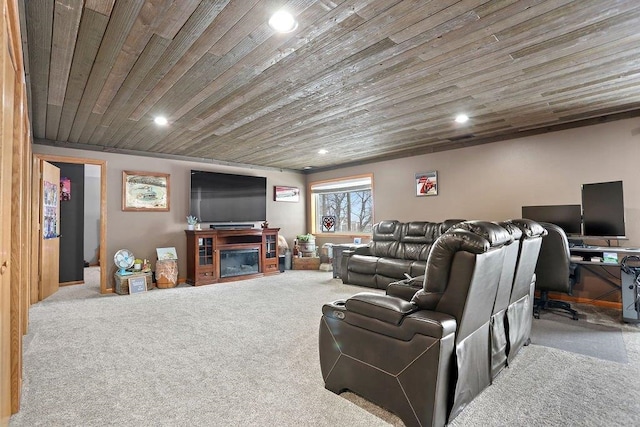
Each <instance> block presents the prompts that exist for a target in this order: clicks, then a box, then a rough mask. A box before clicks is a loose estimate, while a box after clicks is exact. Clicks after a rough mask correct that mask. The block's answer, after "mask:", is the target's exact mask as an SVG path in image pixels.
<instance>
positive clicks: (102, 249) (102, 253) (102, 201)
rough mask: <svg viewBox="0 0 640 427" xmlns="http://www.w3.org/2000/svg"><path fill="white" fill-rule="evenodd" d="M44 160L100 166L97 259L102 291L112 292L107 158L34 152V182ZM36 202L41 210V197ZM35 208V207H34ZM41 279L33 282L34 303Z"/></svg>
mask: <svg viewBox="0 0 640 427" xmlns="http://www.w3.org/2000/svg"><path fill="white" fill-rule="evenodd" d="M43 161H46V162H56V163H70V164H83V165H95V166H98V167H99V171H100V172H99V175H100V178H99V180H100V197H99V218H100V219H99V225H98V227H99V246H98V248H99V249H98V254H97V261H98V264H99V266H100V293H101V294H106V293H110V292H112V290H111V289H107V270H108V268H107V263H106V254H107V248H106V230H107V208H106V200H107V194H106V193H107V191H106V190H107V170H106V169H107V168H106V164H107V162H106V160H96V159H88V158H75V157H65V156H55V155H47V154H34V167H33V170H34V181H33V182H34V183H36V182H38V179H36V177H39V174H40V169H41V164H42V162H43ZM34 204H38V206H37V210H34V211H36V212H38V211H39V209H40V206H39V199H38V198H35V200H34ZM34 208H35V207H34ZM33 227H34V228H33V230H34V235H38V233H39V231H38V222H37V218H36V219H35V220H34V224H33ZM39 282H40V281H36V283H34V284H32V287H34V286H35V287H36V289H32V292H31V295H34V296H35V295H38V299H37V300H36V301H33V298H32V303H34V302H37V301H39V300H41V299H42V298H41V296H40V295H42V294H41V292H40V291H41V289H39V288H40V283H39Z"/></svg>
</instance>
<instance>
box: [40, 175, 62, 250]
mask: <svg viewBox="0 0 640 427" xmlns="http://www.w3.org/2000/svg"><path fill="white" fill-rule="evenodd" d="M58 194H59V190H58V186H57V185H56V184H54V183H52V182H49V181H44V183H43V196H44V197H43V206H42V208H43V217H44V221H43V226H42V234H43V237H44V238H45V239H54V238H56V237H58V230H59V228H58V200H59V197H58Z"/></svg>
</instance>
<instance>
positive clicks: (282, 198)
mask: <svg viewBox="0 0 640 427" xmlns="http://www.w3.org/2000/svg"><path fill="white" fill-rule="evenodd" d="M273 199H274V200H275V201H276V202H299V201H300V189H298V188H297V187H286V186H284V185H276V186H275V187H273Z"/></svg>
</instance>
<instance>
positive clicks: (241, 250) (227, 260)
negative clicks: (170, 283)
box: [185, 228, 280, 286]
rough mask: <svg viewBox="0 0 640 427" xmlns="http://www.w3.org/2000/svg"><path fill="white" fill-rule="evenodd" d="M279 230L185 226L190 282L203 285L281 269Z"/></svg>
mask: <svg viewBox="0 0 640 427" xmlns="http://www.w3.org/2000/svg"><path fill="white" fill-rule="evenodd" d="M279 230H280V229H279V228H261V229H258V228H251V229H217V230H216V229H209V230H185V233H186V234H187V283H189V284H190V285H195V286H200V285H209V284H212V283H219V282H228V281H232V280H242V279H248V278H252V277H259V276H263V275H267V274H277V273H279V272H280V271H279V268H278V231H279Z"/></svg>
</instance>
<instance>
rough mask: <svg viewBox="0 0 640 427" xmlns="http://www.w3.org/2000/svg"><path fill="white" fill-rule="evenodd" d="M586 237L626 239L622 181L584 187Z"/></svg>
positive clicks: (583, 203) (583, 202)
mask: <svg viewBox="0 0 640 427" xmlns="http://www.w3.org/2000/svg"><path fill="white" fill-rule="evenodd" d="M582 215H583V219H584V234H585V236H597V237H612V238H615V237H625V228H624V198H623V195H622V181H612V182H599V183H594V184H583V185H582Z"/></svg>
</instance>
